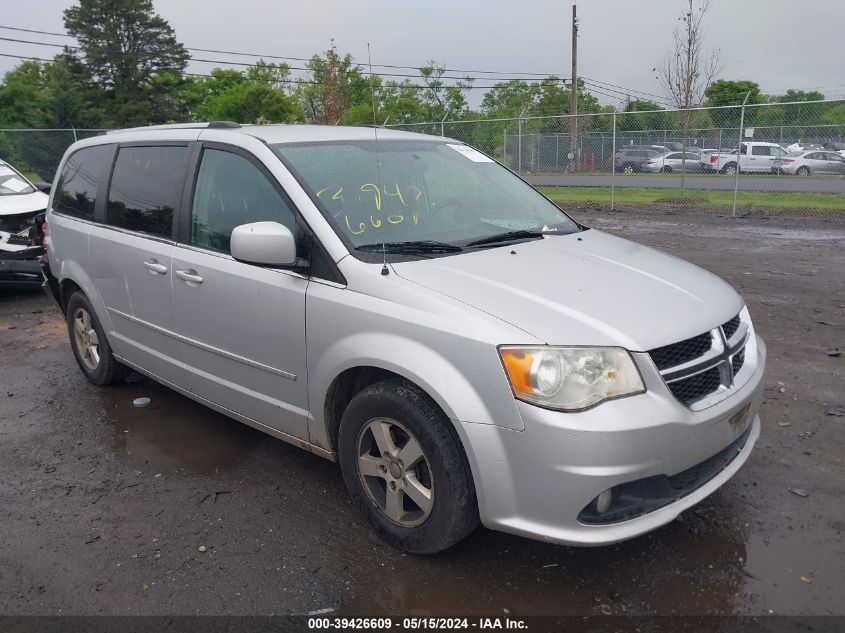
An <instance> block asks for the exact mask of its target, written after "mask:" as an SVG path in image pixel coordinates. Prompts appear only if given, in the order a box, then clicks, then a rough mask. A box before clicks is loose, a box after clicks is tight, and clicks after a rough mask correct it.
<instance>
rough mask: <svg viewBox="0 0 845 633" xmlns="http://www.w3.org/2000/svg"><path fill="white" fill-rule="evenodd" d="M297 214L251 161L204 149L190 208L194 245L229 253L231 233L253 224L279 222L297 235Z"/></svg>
mask: <svg viewBox="0 0 845 633" xmlns="http://www.w3.org/2000/svg"><path fill="white" fill-rule="evenodd" d="M295 217H296V216H295V215H294V212H293V211H292V210H291V208H290V207H289V206H288V204H287V202H286V201H285V200H284V199H283V198H282V196H281V195H279V192H278V191H276V188H275V187H274V186H273V185H272V184H271V183H270V181H269V180H268V179H267V177H266V176H265V175H264V174H263V173H262V172H261V170H259V169H258V167H256V166H255V165H254V164H253V163H251V162H250V161H249V160H247V159H246V158H244V157H243V156H240V155H238V154H234V153H232V152H227V151H224V150H217V149H205V150H203V153H202V161H201V163H200V170H199V174H198V175H197V185H196V188H195V190H194V199H193V204H192V206H191V244H193V245H195V246H202V247H203V248H209V249H211V250H215V251H219V252H221V253H229V239H230V237H231V235H232V229H234V228H235V227H236V226H239V225H241V224H249V223H250V222H265V221H270V222H278V223H280V224H284V225H285V226H286V227H288V228H289V229H290V230H291V232H292V233H293V234H294V235H296V233H297V232H296V220H295Z"/></svg>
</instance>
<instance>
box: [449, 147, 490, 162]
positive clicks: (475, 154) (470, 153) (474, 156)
mask: <svg viewBox="0 0 845 633" xmlns="http://www.w3.org/2000/svg"><path fill="white" fill-rule="evenodd" d="M446 145H448V146H449V147H451V148H452V149H453V150H455V151H456V152H458V154H461V155H463V156H466V157H467V158H469V159H470V160H471V161H472V162H474V163H492V162H493V159H492V158H489V157H487V156H485V155H484V154H482V153H481V152H479V151H478V150H477V149H472V148H471V147H467V146H466V145H458V144H457V143H446Z"/></svg>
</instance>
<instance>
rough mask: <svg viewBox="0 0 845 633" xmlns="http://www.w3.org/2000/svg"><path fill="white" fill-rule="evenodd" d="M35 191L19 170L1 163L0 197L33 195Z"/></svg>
mask: <svg viewBox="0 0 845 633" xmlns="http://www.w3.org/2000/svg"><path fill="white" fill-rule="evenodd" d="M35 190H36V189H35V187H33V186H32V185H31V184H30V182H29V181H28V180H27V179H26V178H24V177H23V176H22V175H21V174H20V172H18V170H16V169H14V168H13V167H11V166H10V165H7V164H6V163H4V162H3V161H0V196H13V195H16V194H23V193H33V192H34V191H35Z"/></svg>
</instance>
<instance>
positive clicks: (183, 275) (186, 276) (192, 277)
mask: <svg viewBox="0 0 845 633" xmlns="http://www.w3.org/2000/svg"><path fill="white" fill-rule="evenodd" d="M176 276H177V277H179V279H181V280H182V281H186V282H187V283H189V284H201V283H202V282H203V281H205V280H204V279H203V278H202V276H201V275H199V274H197V271H195V270H193V269H188V270H178V269H177V270H176Z"/></svg>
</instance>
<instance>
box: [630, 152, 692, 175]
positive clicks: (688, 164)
mask: <svg viewBox="0 0 845 633" xmlns="http://www.w3.org/2000/svg"><path fill="white" fill-rule="evenodd" d="M642 169H643V171H648V172H652V173H656V172H663V173H667V174H668V173H672V172H681V171H684V172H686V173H693V172H698V173H701V172H703V171H704V167H703V166H702V165H701V154H699V153H698V152H686V153H684V152H666V153H665V154H661V155H660V156H655V157H654V158H650V159H648V160H647V161H645V163H643V165H642Z"/></svg>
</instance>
